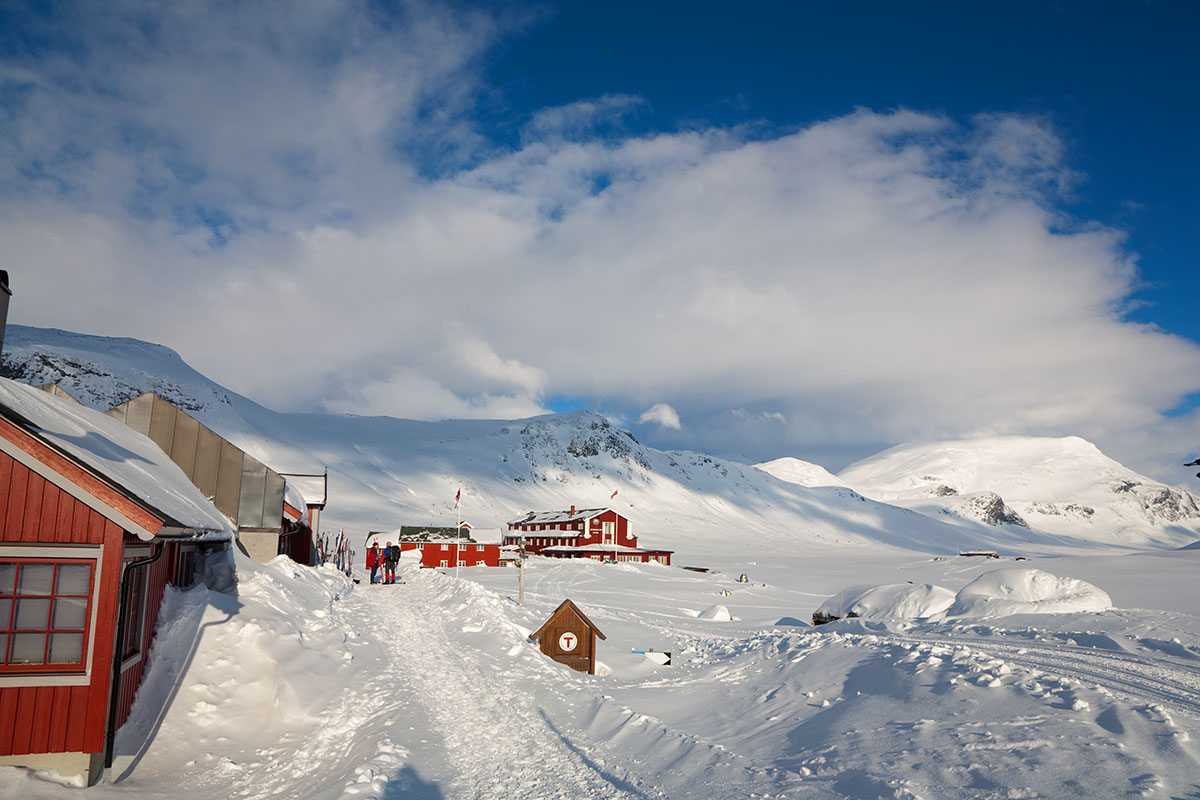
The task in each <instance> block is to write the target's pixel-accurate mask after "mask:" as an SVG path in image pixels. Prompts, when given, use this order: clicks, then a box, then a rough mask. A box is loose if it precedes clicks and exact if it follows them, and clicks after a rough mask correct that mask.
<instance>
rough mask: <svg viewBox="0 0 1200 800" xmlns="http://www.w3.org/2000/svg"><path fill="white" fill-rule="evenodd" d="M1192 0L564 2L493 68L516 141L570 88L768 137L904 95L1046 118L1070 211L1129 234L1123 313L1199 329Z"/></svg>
mask: <svg viewBox="0 0 1200 800" xmlns="http://www.w3.org/2000/svg"><path fill="white" fill-rule="evenodd" d="M1197 35H1200V4H1196V3H1193V2H1140V1H1132V0H1131V1H1130V2H1124V1H1122V0H1117V1H1113V0H1101V2H1029V1H1028V0H1025V1H1024V2H1022V1H1020V0H1018V1H1017V2H980V3H947V2H908V3H888V2H844V3H764V4H759V5H757V6H756V7H754V11H752V12H748V13H736V12H732V11H731V10H730V7H729V6H728V4H724V3H694V2H659V3H642V2H619V1H618V2H612V3H604V4H591V3H572V4H564V5H562V6H559V7H556V8H553V10H549V11H548V12H547V14H546V17H545V18H543V20H542V21H541V22H539V23H536V24H534V25H533V26H532V27H531V28H530V30H529V31H527V32H526V33H525V34H524V35H522V36H520V37H519V38H517V39H516V40H515V41H513V42H512V43H511V44H510V45H509V46H507V47H505V48H503V50H502V52H500V53H498V54H497V55H496V56H495V57H494V58H492V59H490V60H489V62H488V64H487V71H488V74H489V75H490V76H491V79H492V82H493V83H494V85H495V86H496V87H497V88H498V89H499V90H500V92H501V93H502V95H503V105H502V106H501V108H500V109H499V111H498V113H497V114H495V116H494V118H493V119H491V120H490V122H491V124H493V125H495V126H496V127H495V130H496V135H497V138H500V139H502V140H503V139H505V138H509V139H511V138H513V137H515V135H516V129H517V127H518V126H519V125H520V124H521V123H522V120H523V119H524V117H525V115H526V114H528V113H531V112H532V111H535V110H536V109H538V108H543V107H547V106H558V105H565V104H567V103H571V102H573V101H575V100H577V99H579V98H580V97H593V96H599V95H603V94H614V93H617V94H629V95H636V96H639V97H641V98H644V99H645V101H646V103H645V105H644V106H642V107H639V109H638V111H637V113H635V114H631V115H630V116H629V117H627V118H626V119H625V120H624V121H623V122H624V126H625V127H626V128H627V129H628V130H629V131H630V132H632V133H640V132H645V131H650V130H664V129H675V128H679V127H687V126H688V125H705V124H718V125H739V124H752V125H758V126H761V127H762V135H770V134H771V133H773V132H777V131H781V130H787V129H788V128H789V127H791V126H797V127H798V126H803V125H807V124H810V123H813V122H818V121H821V120H825V119H830V118H833V117H839V116H842V115H845V114H848V113H850V112H852V111H853V110H854V109H855V108H857V107H860V106H861V107H867V108H872V109H876V110H881V111H882V110H887V109H893V108H898V107H904V108H911V109H917V110H921V111H931V112H936V113H944V114H948V115H950V116H952V117H955V118H957V119H966V118H969V117H971V116H972V115H974V114H977V113H979V112H980V111H997V110H1003V111H1007V112H1015V113H1020V114H1027V115H1033V116H1037V117H1041V118H1043V119H1045V120H1047V121H1048V122H1049V123H1050V124H1051V125H1053V127H1054V128H1055V130H1056V131H1057V132H1058V134H1059V135H1060V136H1061V137H1062V138H1063V139H1064V141H1065V142H1066V143H1067V145H1068V147H1069V149H1070V154H1069V157H1068V161H1069V164H1070V166H1071V167H1072V168H1073V169H1076V170H1078V171H1079V172H1080V173H1082V174H1081V176H1080V180H1079V185H1078V186H1076V187H1075V189H1074V192H1073V193H1072V195H1071V196H1070V197H1069V198H1066V199H1064V200H1063V201H1062V202H1061V207H1062V209H1063V210H1064V211H1065V212H1067V213H1069V214H1071V215H1072V216H1074V217H1075V218H1076V220H1077V221H1079V222H1086V221H1097V222H1100V223H1102V224H1105V225H1110V226H1114V227H1117V228H1120V229H1121V230H1123V231H1125V232H1126V233H1127V234H1128V237H1129V238H1128V241H1127V247H1128V248H1129V249H1130V250H1131V251H1133V252H1136V253H1137V254H1138V255H1139V257H1140V260H1139V266H1140V268H1141V271H1142V273H1143V279H1144V280H1145V282H1146V285H1145V286H1144V287H1143V288H1141V289H1140V290H1139V291H1138V292H1137V294H1136V297H1135V300H1136V301H1140V302H1142V303H1144V304H1145V305H1143V306H1141V307H1140V308H1137V309H1134V310H1133V311H1132V312H1131V314H1130V317H1131V318H1132V319H1136V320H1139V321H1142V322H1147V323H1152V324H1157V325H1161V326H1162V327H1164V328H1166V329H1167V330H1171V331H1174V332H1177V333H1179V334H1181V335H1184V336H1187V337H1189V338H1190V339H1192V340H1194V341H1200V313H1197V305H1198V301H1200V261H1198V259H1197V253H1200V224H1197V220H1198V219H1200V192H1197V191H1196V180H1197V179H1198V178H1200V58H1197V57H1196V52H1195V44H1196V37H1197Z"/></svg>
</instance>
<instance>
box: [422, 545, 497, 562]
mask: <svg viewBox="0 0 1200 800" xmlns="http://www.w3.org/2000/svg"><path fill="white" fill-rule="evenodd" d="M424 544H425V547H424V548H421V566H423V567H440V566H441V565H442V561H443V560H445V562H446V564H447V565H448V566H450V567H453V566H455V563H454V543H453V542H451V543H448V544H447V546H446V549H445V550H443V549H442V543H441V542H425V543H424ZM479 546H480V547H482V548H483V549H482V550H476V549H475V547H476V545H475V544H474V543H466V544H462V545H459V550H458V560H459V561H462V562H463V566H464V567H498V566H500V545H498V544H484V545H479ZM417 549H418V543H417V542H400V550H401V552H403V551H405V550H417Z"/></svg>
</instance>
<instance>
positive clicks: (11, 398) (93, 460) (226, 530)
mask: <svg viewBox="0 0 1200 800" xmlns="http://www.w3.org/2000/svg"><path fill="white" fill-rule="evenodd" d="M0 414H3V415H4V416H5V417H7V418H8V419H9V420H10V421H11V422H13V423H14V424H15V425H17V426H18V427H20V428H21V429H22V430H25V431H26V432H28V433H30V434H31V435H33V436H35V437H36V438H39V439H41V440H42V441H44V442H46V443H47V444H48V445H50V446H51V447H52V448H54V449H56V450H58V451H59V452H61V453H62V454H63V455H65V456H67V457H68V458H70V459H71V460H73V461H75V462H77V463H79V464H80V465H82V466H84V467H85V468H87V469H88V470H89V471H91V472H93V473H94V474H96V475H97V476H99V477H100V478H102V479H104V480H106V481H108V482H109V483H111V484H113V486H114V487H115V488H116V489H118V490H119V491H121V492H122V493H123V494H125V495H126V496H128V497H129V498H130V499H132V500H134V501H135V502H137V503H138V504H140V505H142V506H143V507H145V508H146V509H147V510H149V511H151V512H153V513H154V514H155V516H158V517H160V518H162V519H163V521H164V523H166V524H167V525H169V526H171V527H177V528H184V529H190V530H191V531H195V532H196V535H195V537H194V538H197V539H210V540H214V539H215V540H227V539H232V538H233V535H234V531H233V528H232V526H231V525H230V523H229V521H228V520H227V519H225V517H223V516H222V515H221V513H220V512H219V511H217V509H216V508H215V507H213V505H212V503H210V502H209V501H208V500H207V499H206V498H205V497H204V495H203V494H201V492H200V490H199V489H197V488H196V487H195V486H194V485H193V484H192V482H191V481H190V480H188V478H187V476H186V475H184V474H183V470H181V469H180V468H179V467H178V466H177V465H176V464H175V462H173V461H171V459H170V457H169V456H168V455H167V454H166V453H164V452H163V451H162V450H161V449H160V448H159V447H158V445H156V444H155V443H154V442H152V441H150V439H148V438H146V437H145V436H143V435H142V434H140V433H138V432H137V431H135V430H133V429H132V428H129V427H127V426H125V425H123V424H122V423H120V422H118V421H117V420H115V419H112V418H110V417H108V416H106V415H105V414H102V413H101V412H99V411H95V410H93V409H90V408H87V407H86V406H82V405H79V404H78V403H71V402H68V401H66V400H62V399H60V398H58V397H55V396H54V395H52V394H50V393H49V392H44V391H39V390H38V389H35V388H33V387H32V386H26V385H25V384H21V383H17V382H15V381H11V380H6V379H2V378H0Z"/></svg>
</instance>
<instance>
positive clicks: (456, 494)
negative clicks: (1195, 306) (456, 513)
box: [454, 489, 462, 508]
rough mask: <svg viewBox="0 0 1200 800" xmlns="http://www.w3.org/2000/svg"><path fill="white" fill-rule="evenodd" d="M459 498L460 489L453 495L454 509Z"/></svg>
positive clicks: (460, 494) (460, 496)
mask: <svg viewBox="0 0 1200 800" xmlns="http://www.w3.org/2000/svg"><path fill="white" fill-rule="evenodd" d="M460 498H462V489H459V490H458V491H457V492H455V493H454V507H455V508H458V501H459V499H460Z"/></svg>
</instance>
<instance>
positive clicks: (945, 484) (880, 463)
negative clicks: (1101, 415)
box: [838, 436, 1200, 547]
mask: <svg viewBox="0 0 1200 800" xmlns="http://www.w3.org/2000/svg"><path fill="white" fill-rule="evenodd" d="M838 478H839V479H840V480H841V481H842V482H844V484H845V485H847V486H852V487H854V488H855V489H856V490H857V491H859V492H861V493H863V494H865V495H867V496H868V497H872V498H875V499H877V500H880V501H883V502H887V503H894V504H897V505H902V506H904V507H906V508H912V509H914V510H917V511H921V512H922V513H932V514H937V513H942V514H951V515H955V516H959V517H962V518H965V519H970V520H973V521H980V522H984V523H986V524H989V525H997V526H1008V527H1014V526H1015V527H1023V528H1027V529H1031V530H1038V531H1044V532H1047V533H1052V534H1056V535H1062V536H1071V537H1076V538H1082V539H1088V540H1093V541H1102V542H1108V543H1111V544H1116V545H1132V546H1136V547H1142V546H1146V545H1148V544H1159V545H1166V546H1175V547H1178V546H1183V545H1185V544H1187V543H1188V542H1190V541H1192V540H1194V539H1195V537H1196V535H1197V532H1198V531H1200V503H1198V502H1197V499H1196V497H1195V496H1194V495H1193V494H1191V493H1190V492H1188V491H1187V490H1186V489H1182V488H1179V487H1173V486H1167V485H1166V484H1163V483H1159V482H1158V481H1155V480H1153V479H1151V478H1147V477H1146V476H1145V475H1139V474H1138V473H1136V472H1134V471H1133V470H1131V469H1128V468H1127V467H1124V466H1122V465H1121V464H1119V463H1117V462H1116V461H1114V460H1112V459H1111V458H1109V457H1108V456H1106V455H1104V454H1103V453H1101V452H1100V450H1099V449H1097V447H1096V446H1095V445H1093V444H1091V443H1090V442H1088V441H1085V440H1083V439H1080V438H1078V437H1075V436H1068V437H1064V438H1037V437H1030V436H991V437H980V438H975V439H964V440H957V441H944V442H927V443H921V444H906V445H900V446H898V447H893V448H891V449H889V450H885V451H884V452H882V453H879V454H877V455H875V456H872V457H871V458H868V459H865V460H863V461H859V462H857V463H855V464H851V465H850V466H849V467H847V468H846V469H844V470H842V471H841V472H840V473H839V474H838Z"/></svg>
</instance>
